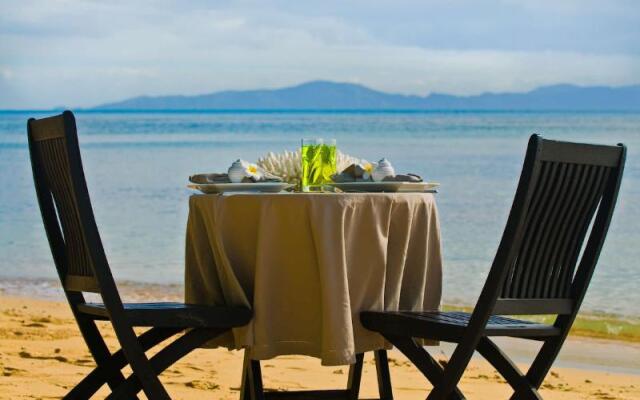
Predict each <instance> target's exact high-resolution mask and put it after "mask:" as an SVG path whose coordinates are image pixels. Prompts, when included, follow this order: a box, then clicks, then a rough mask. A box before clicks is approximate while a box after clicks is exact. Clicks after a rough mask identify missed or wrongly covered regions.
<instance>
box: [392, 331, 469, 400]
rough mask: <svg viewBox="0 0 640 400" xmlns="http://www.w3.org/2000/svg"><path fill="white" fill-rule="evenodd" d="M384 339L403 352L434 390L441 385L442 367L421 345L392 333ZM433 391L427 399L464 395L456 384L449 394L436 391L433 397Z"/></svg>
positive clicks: (457, 399)
mask: <svg viewBox="0 0 640 400" xmlns="http://www.w3.org/2000/svg"><path fill="white" fill-rule="evenodd" d="M384 337H385V339H387V340H388V341H389V342H390V343H392V344H393V345H394V346H396V347H397V348H398V350H400V351H401V352H402V354H404V355H405V356H406V357H407V358H408V359H409V360H411V362H412V363H413V365H415V366H416V368H418V370H420V372H422V374H423V375H424V376H425V378H427V379H428V380H429V382H431V384H432V385H433V387H434V391H435V389H436V388H437V387H439V386H440V385H442V382H443V378H444V375H445V371H444V369H443V368H442V367H441V366H440V364H438V362H437V361H436V360H434V359H433V357H431V355H430V354H429V353H428V352H427V351H426V350H425V349H424V348H423V347H422V346H419V345H418V344H417V343H416V342H415V341H414V340H413V339H412V338H410V337H400V336H392V335H384ZM432 395H433V391H432V392H431V393H430V394H429V397H428V398H429V399H451V400H464V399H465V397H464V395H463V394H462V392H461V391H460V389H458V387H457V386H456V385H454V387H453V389H452V390H451V392H450V394H446V395H442V394H438V393H437V392H436V396H440V397H434V396H432Z"/></svg>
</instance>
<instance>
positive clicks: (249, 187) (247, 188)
mask: <svg viewBox="0 0 640 400" xmlns="http://www.w3.org/2000/svg"><path fill="white" fill-rule="evenodd" d="M291 186H293V185H291V184H289V183H285V182H261V183H192V184H189V185H187V187H188V188H189V189H196V190H199V191H201V192H202V193H206V194H210V193H224V192H266V193H278V192H281V191H283V190H284V189H287V188H289V187H291Z"/></svg>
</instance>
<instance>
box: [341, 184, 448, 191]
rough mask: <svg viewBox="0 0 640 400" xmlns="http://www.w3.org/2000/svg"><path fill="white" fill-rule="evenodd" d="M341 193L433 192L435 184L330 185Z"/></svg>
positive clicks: (436, 185)
mask: <svg viewBox="0 0 640 400" xmlns="http://www.w3.org/2000/svg"><path fill="white" fill-rule="evenodd" d="M330 185H331V186H334V187H336V188H338V189H340V190H342V191H343V192H435V188H437V187H438V186H440V184H439V183H436V182H341V183H330Z"/></svg>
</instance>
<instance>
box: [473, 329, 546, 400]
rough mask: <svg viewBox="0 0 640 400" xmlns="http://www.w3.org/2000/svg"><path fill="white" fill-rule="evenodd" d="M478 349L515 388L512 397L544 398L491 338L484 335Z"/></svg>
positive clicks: (540, 399) (529, 399)
mask: <svg viewBox="0 0 640 400" xmlns="http://www.w3.org/2000/svg"><path fill="white" fill-rule="evenodd" d="M478 351H479V352H480V354H482V356H483V357H484V358H485V359H486V360H487V361H489V363H491V365H493V367H494V368H495V369H496V370H497V371H498V372H499V373H500V374H501V375H502V376H503V377H504V379H505V380H506V381H507V382H508V383H509V385H511V387H512V388H513V390H514V394H513V396H512V398H514V399H518V400H542V397H541V396H540V394H539V393H538V390H537V387H536V386H534V385H533V384H532V383H531V382H530V381H529V379H527V377H526V376H524V375H523V374H522V372H521V371H520V369H519V368H518V366H517V365H515V364H514V363H513V362H512V361H511V360H510V359H509V357H508V356H507V355H506V354H505V353H504V352H503V351H502V350H500V348H499V347H498V346H497V345H496V344H495V343H494V342H493V341H492V340H491V339H489V338H487V337H483V338H482V339H480V342H479V343H478Z"/></svg>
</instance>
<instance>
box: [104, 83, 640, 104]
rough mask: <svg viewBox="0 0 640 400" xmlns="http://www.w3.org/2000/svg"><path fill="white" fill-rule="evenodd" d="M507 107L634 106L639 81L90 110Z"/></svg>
mask: <svg viewBox="0 0 640 400" xmlns="http://www.w3.org/2000/svg"><path fill="white" fill-rule="evenodd" d="M283 109H284V110H513V111H640V85H632V86H622V87H607V86H589V87H583V86H575V85H568V84H561V85H553V86H544V87H540V88H538V89H535V90H532V91H529V92H525V93H483V94H480V95H475V96H454V95H448V94H440V93H432V94H429V95H427V96H408V95H400V94H391V93H384V92H381V91H377V90H373V89H370V88H367V87H365V86H362V85H358V84H353V83H337V82H329V81H313V82H307V83H303V84H300V85H297V86H292V87H287V88H282V89H265V90H246V91H233V90H230V91H222V92H216V93H211V94H204V95H197V96H157V97H151V96H141V97H134V98H131V99H127V100H123V101H119V102H115V103H109V104H103V105H100V106H97V107H94V108H92V110H283Z"/></svg>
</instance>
